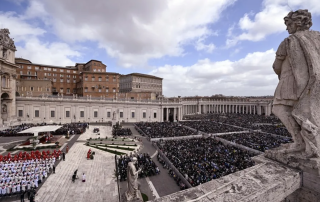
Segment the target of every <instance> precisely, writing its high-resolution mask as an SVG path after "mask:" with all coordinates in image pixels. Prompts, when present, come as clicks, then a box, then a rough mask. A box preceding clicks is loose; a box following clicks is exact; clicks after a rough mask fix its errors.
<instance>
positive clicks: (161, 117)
mask: <svg viewBox="0 0 320 202" xmlns="http://www.w3.org/2000/svg"><path fill="white" fill-rule="evenodd" d="M160 122H163V108H162V106H161V107H160Z"/></svg>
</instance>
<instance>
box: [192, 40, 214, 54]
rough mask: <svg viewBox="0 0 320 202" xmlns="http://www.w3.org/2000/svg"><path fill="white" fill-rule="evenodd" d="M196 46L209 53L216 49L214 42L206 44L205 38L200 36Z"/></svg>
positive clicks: (199, 49) (197, 48)
mask: <svg viewBox="0 0 320 202" xmlns="http://www.w3.org/2000/svg"><path fill="white" fill-rule="evenodd" d="M195 48H196V50H198V51H206V52H207V53H212V51H213V50H214V49H215V45H214V44H213V43H209V44H205V43H204V38H200V39H198V40H197V42H196V44H195Z"/></svg>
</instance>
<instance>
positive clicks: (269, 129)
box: [256, 125, 292, 138]
mask: <svg viewBox="0 0 320 202" xmlns="http://www.w3.org/2000/svg"><path fill="white" fill-rule="evenodd" d="M256 130H261V131H262V132H266V133H271V134H276V135H280V136H285V137H290V138H291V137H292V136H291V134H290V133H289V131H288V130H287V129H286V128H285V127H283V126H281V125H257V129H256Z"/></svg>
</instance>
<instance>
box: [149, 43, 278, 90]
mask: <svg viewBox="0 0 320 202" xmlns="http://www.w3.org/2000/svg"><path fill="white" fill-rule="evenodd" d="M274 57H275V51H274V50H273V49H270V50H267V51H265V52H254V53H250V54H247V55H246V56H245V57H244V58H242V59H240V60H237V61H229V60H224V61H218V62H213V61H210V60H209V59H204V60H199V61H198V62H197V63H196V64H194V65H192V66H187V67H183V66H180V65H174V66H172V65H165V66H163V67H159V68H156V69H155V70H153V71H151V72H150V74H152V75H156V76H159V77H162V78H165V79H164V80H163V92H164V95H165V96H177V95H181V96H189V95H206V96H210V95H213V94H224V95H272V94H273V92H274V90H275V87H276V85H277V83H278V81H277V80H278V79H277V76H276V74H275V73H274V72H273V69H272V63H273V61H274Z"/></svg>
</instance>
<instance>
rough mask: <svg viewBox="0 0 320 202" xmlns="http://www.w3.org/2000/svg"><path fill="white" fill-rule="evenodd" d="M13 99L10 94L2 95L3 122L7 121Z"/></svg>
mask: <svg viewBox="0 0 320 202" xmlns="http://www.w3.org/2000/svg"><path fill="white" fill-rule="evenodd" d="M10 104H11V99H10V96H9V94H8V93H2V95H1V118H2V120H3V121H7V119H8V117H9V116H8V114H9V108H10Z"/></svg>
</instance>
